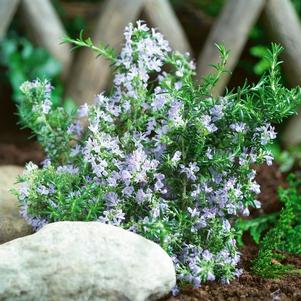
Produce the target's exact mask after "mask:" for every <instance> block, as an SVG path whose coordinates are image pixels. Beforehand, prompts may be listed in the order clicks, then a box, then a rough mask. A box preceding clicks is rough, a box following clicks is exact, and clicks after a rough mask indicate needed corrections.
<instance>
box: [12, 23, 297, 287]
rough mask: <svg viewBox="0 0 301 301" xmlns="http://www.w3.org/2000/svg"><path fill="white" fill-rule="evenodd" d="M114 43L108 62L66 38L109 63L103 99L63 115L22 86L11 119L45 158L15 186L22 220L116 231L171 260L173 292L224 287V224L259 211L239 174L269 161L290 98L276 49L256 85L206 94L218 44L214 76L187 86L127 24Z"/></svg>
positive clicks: (170, 55) (187, 68) (253, 189)
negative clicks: (182, 287) (117, 47)
mask: <svg viewBox="0 0 301 301" xmlns="http://www.w3.org/2000/svg"><path fill="white" fill-rule="evenodd" d="M124 37H125V42H124V45H123V48H122V50H121V53H120V54H119V55H118V56H117V55H116V54H115V51H113V50H112V49H111V48H108V47H103V46H100V47H97V46H95V45H93V43H92V41H91V40H90V39H87V40H85V39H83V38H82V37H80V38H79V39H77V40H73V39H69V38H68V39H66V42H70V43H72V44H73V45H74V46H75V47H88V48H90V49H91V50H92V51H95V52H96V53H97V54H98V55H103V56H105V57H107V58H108V59H109V60H110V61H111V63H112V67H113V71H114V85H113V89H112V92H111V93H109V94H104V93H101V94H99V95H97V97H96V101H95V105H83V106H81V107H80V108H79V110H78V111H77V112H75V113H74V114H67V113H66V112H65V111H64V110H63V109H62V108H56V109H53V108H52V107H51V103H50V101H49V99H50V97H51V96H50V93H51V89H52V88H51V86H50V84H49V83H48V82H47V81H40V80H36V81H34V82H26V83H24V84H23V85H22V87H21V90H22V92H23V93H24V101H23V102H22V104H21V106H20V114H21V116H22V117H23V120H24V121H25V125H26V126H28V127H30V128H31V129H32V131H33V132H34V133H35V134H36V135H37V137H38V140H39V141H40V142H41V144H42V146H43V147H44V148H45V151H46V153H47V156H48V158H47V159H46V160H45V162H44V164H43V167H42V168H38V166H36V165H34V164H32V163H30V164H28V165H27V167H26V170H25V172H24V175H22V176H21V177H20V179H19V181H20V182H21V186H20V190H19V191H18V192H16V193H17V196H18V198H19V200H20V203H21V213H22V215H23V216H24V217H25V219H26V220H27V221H28V222H29V223H30V224H31V225H33V226H34V228H35V229H39V228H41V227H42V226H43V225H44V224H45V223H51V222H55V221H61V220H73V221H76V220H81V221H93V220H94V221H99V222H102V223H110V224H113V225H116V226H120V227H123V228H125V229H128V230H130V231H133V232H136V233H138V234H140V235H143V236H144V237H146V238H148V239H151V240H153V241H155V242H157V243H158V244H160V245H161V246H162V247H163V248H164V249H165V250H166V251H167V252H168V253H169V254H170V256H171V257H172V259H173V262H174V264H175V267H176V270H177V276H178V283H179V284H185V283H191V284H193V285H194V286H196V287H197V286H199V285H200V284H201V283H202V282H205V281H208V280H211V281H212V280H219V281H222V282H223V283H228V282H229V281H230V280H232V279H233V278H234V277H236V276H239V275H240V274H241V270H239V269H237V267H236V266H237V263H238V261H239V258H240V253H239V252H238V250H237V246H236V241H235V236H234V235H235V233H234V232H235V231H234V228H233V227H232V225H233V222H234V221H235V220H236V218H237V215H239V214H243V215H248V214H249V209H248V208H249V206H255V207H259V206H260V203H259V202H258V201H257V200H256V198H255V195H256V194H257V193H258V192H259V191H260V187H259V185H258V184H257V183H256V182H255V180H254V178H255V171H254V170H252V169H251V167H250V166H251V165H252V164H254V163H262V162H267V163H268V164H271V163H272V156H271V153H270V152H269V151H268V148H267V147H268V145H269V143H270V141H271V140H272V139H274V138H275V137H276V133H275V130H274V127H273V126H272V125H271V124H272V123H275V122H281V120H282V119H283V118H285V117H287V116H289V115H291V114H293V113H294V109H295V106H296V105H297V104H298V103H300V90H299V88H296V89H287V88H285V87H283V86H281V84H280V82H279V62H278V60H277V57H278V55H279V53H280V51H281V48H280V47H279V46H277V45H272V50H271V51H270V52H269V58H268V59H269V60H270V63H271V69H270V71H269V73H268V74H267V75H266V76H264V77H263V78H262V79H261V80H260V82H259V83H258V84H256V85H248V84H245V85H244V86H243V87H241V88H238V89H237V90H236V91H228V92H227V93H226V95H225V96H224V97H214V96H213V95H212V89H213V88H214V86H215V84H216V83H217V82H218V80H219V78H220V76H221V74H222V73H223V72H225V64H226V61H227V58H228V52H227V51H226V50H225V49H224V47H222V46H218V49H219V51H220V55H221V63H220V64H218V65H216V66H215V69H216V72H215V73H213V74H209V75H208V76H206V77H205V78H203V79H202V83H201V84H197V83H195V82H194V80H193V77H194V74H195V72H194V69H195V67H194V64H193V62H192V61H190V58H189V56H188V55H186V54H185V55H183V54H180V53H178V52H176V51H172V50H171V49H170V47H169V44H168V42H167V41H166V40H164V38H163V36H162V35H161V34H160V33H159V32H157V31H156V30H154V29H149V28H148V27H147V25H146V24H144V23H143V22H141V21H138V22H137V25H136V26H133V25H132V24H129V25H128V26H127V27H126V29H125V33H124ZM84 118H86V119H87V121H86V122H85V123H86V124H87V128H82V127H81V120H82V119H84ZM176 290H177V288H175V290H174V291H176Z"/></svg>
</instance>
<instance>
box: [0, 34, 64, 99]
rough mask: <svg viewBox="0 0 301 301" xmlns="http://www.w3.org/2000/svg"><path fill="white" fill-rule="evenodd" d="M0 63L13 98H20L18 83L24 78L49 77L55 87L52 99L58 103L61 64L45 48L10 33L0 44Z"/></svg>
mask: <svg viewBox="0 0 301 301" xmlns="http://www.w3.org/2000/svg"><path fill="white" fill-rule="evenodd" d="M0 63H1V65H2V66H4V67H6V69H7V70H6V77H7V79H8V81H9V83H10V85H11V87H12V89H13V99H14V100H15V101H16V102H17V103H19V102H20V101H21V100H22V92H21V91H20V85H21V84H22V83H23V82H24V81H25V80H26V79H31V80H33V79H35V78H37V77H39V78H49V79H51V81H52V82H54V83H55V85H56V87H57V89H56V91H54V93H53V98H52V101H53V103H54V104H55V105H58V104H60V101H61V99H62V95H63V85H62V82H61V81H60V79H59V76H60V73H61V65H60V63H59V62H58V61H57V60H55V59H54V58H53V57H52V56H51V55H50V54H49V53H48V52H47V51H46V50H44V49H42V48H38V47H35V46H34V45H33V44H32V43H31V42H30V41H29V40H28V39H26V38H24V37H20V36H18V35H16V34H10V35H9V36H8V37H7V38H6V39H4V40H3V41H2V42H1V44H0Z"/></svg>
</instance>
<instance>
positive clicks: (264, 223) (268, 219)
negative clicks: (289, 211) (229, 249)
mask: <svg viewBox="0 0 301 301" xmlns="http://www.w3.org/2000/svg"><path fill="white" fill-rule="evenodd" d="M278 217H279V213H278V212H275V213H270V214H264V215H261V216H259V217H255V218H252V219H250V220H246V219H242V218H240V219H238V220H237V222H236V224H235V227H236V231H237V234H236V235H237V236H236V239H237V242H238V244H239V245H240V246H243V245H244V243H243V240H242V236H243V234H244V233H246V232H247V231H250V235H251V237H252V238H253V240H254V242H255V243H256V244H259V242H260V240H261V238H262V235H263V234H264V232H265V231H267V230H268V229H270V227H271V226H272V225H274V224H275V223H276V221H277V218H278Z"/></svg>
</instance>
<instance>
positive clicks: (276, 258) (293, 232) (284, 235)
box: [253, 175, 301, 278]
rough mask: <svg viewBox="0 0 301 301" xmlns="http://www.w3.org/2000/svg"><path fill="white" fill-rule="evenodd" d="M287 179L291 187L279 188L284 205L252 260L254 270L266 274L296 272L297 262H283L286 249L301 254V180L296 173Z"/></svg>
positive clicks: (270, 276) (277, 275)
mask: <svg viewBox="0 0 301 301" xmlns="http://www.w3.org/2000/svg"><path fill="white" fill-rule="evenodd" d="M288 181H289V188H287V189H285V188H280V189H279V196H280V200H281V201H282V202H283V205H284V207H283V209H282V210H281V212H280V216H279V219H278V220H277V221H276V224H275V226H274V227H273V228H272V229H270V230H269V232H268V233H267V234H266V235H265V236H264V238H263V239H262V241H261V242H260V249H259V252H258V257H257V258H256V259H255V260H254V262H253V271H254V272H255V273H256V274H258V275H260V276H262V277H265V278H278V277H281V276H283V275H284V274H286V273H288V272H297V271H296V269H295V268H294V266H292V265H285V264H281V263H280V261H281V260H282V259H284V258H285V255H284V254H283V252H288V253H292V254H299V255H300V254H301V193H300V187H301V186H300V185H301V181H300V179H297V178H296V176H294V175H291V176H290V177H289V179H288ZM298 272H300V271H298Z"/></svg>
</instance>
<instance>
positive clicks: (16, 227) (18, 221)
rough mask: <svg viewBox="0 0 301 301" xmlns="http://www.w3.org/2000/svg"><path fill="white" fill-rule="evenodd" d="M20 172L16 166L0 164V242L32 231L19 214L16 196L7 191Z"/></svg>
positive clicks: (21, 170) (19, 168)
mask: <svg viewBox="0 0 301 301" xmlns="http://www.w3.org/2000/svg"><path fill="white" fill-rule="evenodd" d="M22 172H23V168H21V167H18V166H13V165H6V166H0V244H1V243H4V242H7V241H10V240H12V239H15V238H17V237H21V236H25V235H28V234H31V233H32V229H31V227H30V226H29V225H28V224H27V223H26V222H25V220H24V219H23V218H21V216H20V214H19V206H18V200H17V198H16V197H15V196H14V195H13V194H12V193H11V192H10V191H9V190H10V189H11V188H12V187H13V186H14V184H15V183H16V180H17V176H18V175H20V174H22Z"/></svg>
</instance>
